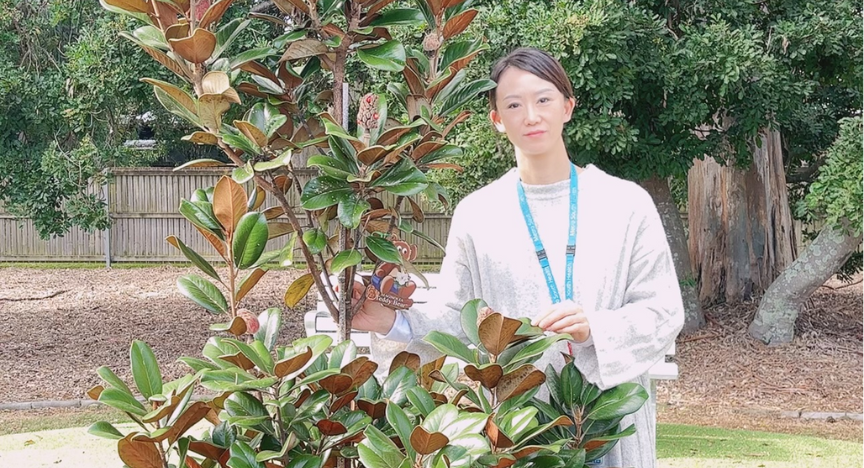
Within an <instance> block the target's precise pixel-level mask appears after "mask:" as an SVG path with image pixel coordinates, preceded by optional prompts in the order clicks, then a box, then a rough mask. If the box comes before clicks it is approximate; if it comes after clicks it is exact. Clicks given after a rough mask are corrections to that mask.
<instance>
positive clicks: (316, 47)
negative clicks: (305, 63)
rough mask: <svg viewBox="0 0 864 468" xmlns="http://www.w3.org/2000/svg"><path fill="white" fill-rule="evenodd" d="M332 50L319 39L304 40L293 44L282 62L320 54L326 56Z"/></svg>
mask: <svg viewBox="0 0 864 468" xmlns="http://www.w3.org/2000/svg"><path fill="white" fill-rule="evenodd" d="M329 51H330V49H329V48H328V47H327V46H326V45H324V44H323V43H322V42H321V41H319V40H317V39H303V40H302V41H297V42H292V43H291V45H289V46H288V49H286V50H285V53H284V54H282V58H280V59H279V61H280V62H284V61H286V60H297V59H301V58H306V57H314V56H316V55H320V54H326V53H327V52H329Z"/></svg>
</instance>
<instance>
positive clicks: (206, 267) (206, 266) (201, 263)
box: [166, 236, 219, 281]
mask: <svg viewBox="0 0 864 468" xmlns="http://www.w3.org/2000/svg"><path fill="white" fill-rule="evenodd" d="M166 240H167V241H168V243H169V244H171V245H173V246H174V247H177V249H178V250H180V252H181V253H183V256H184V257H186V258H187V259H189V261H190V262H192V264H193V265H195V266H196V267H198V269H200V270H201V271H203V272H204V273H206V274H207V276H209V277H211V278H213V279H215V280H216V281H219V274H218V273H216V269H215V268H213V265H211V264H210V262H208V261H207V260H204V257H202V256H201V255H198V252H196V251H194V250H192V249H190V248H189V247H188V246H187V245H186V244H184V243H183V241H181V240H180V239H178V238H177V237H175V236H168V237H167V238H166Z"/></svg>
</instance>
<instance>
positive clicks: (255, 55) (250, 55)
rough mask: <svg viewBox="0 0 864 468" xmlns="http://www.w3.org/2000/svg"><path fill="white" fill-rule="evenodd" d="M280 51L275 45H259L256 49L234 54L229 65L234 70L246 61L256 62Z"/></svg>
mask: <svg viewBox="0 0 864 468" xmlns="http://www.w3.org/2000/svg"><path fill="white" fill-rule="evenodd" d="M278 53H279V52H278V51H277V50H276V49H275V48H273V47H258V48H255V49H249V50H245V51H243V52H241V53H239V54H237V55H236V56H234V57H233V58H232V59H231V61H230V62H229V65H228V67H229V68H230V69H232V70H235V69H237V68H240V67H241V66H243V65H244V64H246V63H249V62H254V61H257V60H261V59H263V58H267V57H269V56H271V55H276V54H278Z"/></svg>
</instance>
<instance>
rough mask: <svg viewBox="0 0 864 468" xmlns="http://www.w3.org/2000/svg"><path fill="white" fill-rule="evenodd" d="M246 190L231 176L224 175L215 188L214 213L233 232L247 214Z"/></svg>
mask: <svg viewBox="0 0 864 468" xmlns="http://www.w3.org/2000/svg"><path fill="white" fill-rule="evenodd" d="M246 204H247V200H246V190H244V189H243V186H241V185H240V184H238V183H237V182H234V180H232V179H231V178H230V177H227V176H222V177H221V178H220V179H219V181H218V182H216V187H215V188H214V189H213V214H214V215H215V216H216V219H217V220H218V221H219V224H220V225H222V228H223V229H225V232H227V233H228V234H231V233H233V232H234V229H235V228H236V227H237V223H239V222H240V218H242V217H243V215H245V214H246V209H247V207H246Z"/></svg>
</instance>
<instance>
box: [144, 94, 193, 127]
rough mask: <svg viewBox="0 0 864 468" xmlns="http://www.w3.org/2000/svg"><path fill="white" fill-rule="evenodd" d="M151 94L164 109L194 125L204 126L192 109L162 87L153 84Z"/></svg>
mask: <svg viewBox="0 0 864 468" xmlns="http://www.w3.org/2000/svg"><path fill="white" fill-rule="evenodd" d="M153 94H155V95H156V100H157V101H159V103H160V104H162V107H164V108H165V110H167V111H168V112H170V113H172V114H174V115H176V116H178V117H180V118H182V119H183V120H185V121H187V122H189V123H191V124H193V125H195V126H196V127H200V128H204V126H203V124H202V123H201V119H200V118H199V117H198V115H196V114H193V113H192V111H190V110H189V109H187V108H186V107H185V106H183V104H181V103H180V102H179V101H177V100H176V99H174V98H173V97H171V95H170V94H168V93H167V92H165V91H163V90H162V88H159V87H155V86H154V87H153ZM190 99H191V97H190Z"/></svg>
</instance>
